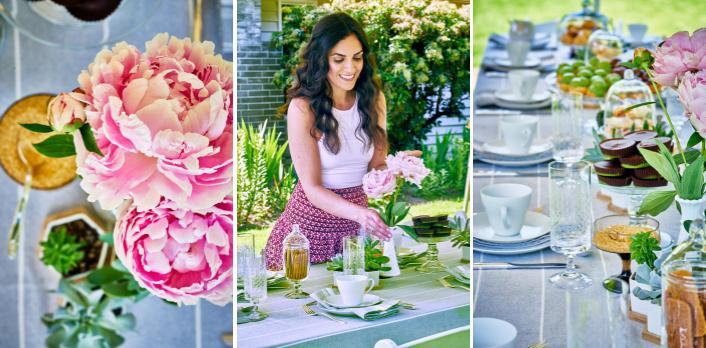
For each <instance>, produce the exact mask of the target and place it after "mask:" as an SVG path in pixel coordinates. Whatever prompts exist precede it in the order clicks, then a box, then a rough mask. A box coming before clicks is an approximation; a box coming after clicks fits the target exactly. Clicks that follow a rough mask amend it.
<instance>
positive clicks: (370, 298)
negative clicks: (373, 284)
mask: <svg viewBox="0 0 706 348" xmlns="http://www.w3.org/2000/svg"><path fill="white" fill-rule="evenodd" d="M325 301H326V303H325V304H326V305H328V306H329V307H332V308H338V309H346V308H365V307H370V306H374V305H376V304H380V303H382V298H380V296H376V295H373V294H365V295H363V302H361V303H360V304H359V305H357V306H347V305H344V304H343V299H341V295H333V296H329V297H327V298H326V300H325Z"/></svg>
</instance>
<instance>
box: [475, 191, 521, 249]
mask: <svg viewBox="0 0 706 348" xmlns="http://www.w3.org/2000/svg"><path fill="white" fill-rule="evenodd" d="M531 196H532V188H530V187H529V186H525V185H520V184H491V185H487V186H485V187H483V188H482V189H481V190H480V200H481V202H483V206H484V207H485V213H486V214H487V215H488V222H490V227H492V228H493V231H494V232H495V234H496V235H498V236H501V237H512V236H516V235H518V234H520V230H522V225H524V223H525V214H526V213H527V208H529V204H530V198H531Z"/></svg>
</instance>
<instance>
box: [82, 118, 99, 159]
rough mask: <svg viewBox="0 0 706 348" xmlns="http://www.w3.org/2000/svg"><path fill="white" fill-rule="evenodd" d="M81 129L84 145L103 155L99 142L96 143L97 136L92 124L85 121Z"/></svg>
mask: <svg viewBox="0 0 706 348" xmlns="http://www.w3.org/2000/svg"><path fill="white" fill-rule="evenodd" d="M79 130H81V138H82V139H83V145H84V146H86V150H88V151H91V152H94V153H97V154H98V155H100V156H103V153H102V152H101V149H99V148H98V143H96V137H94V136H93V130H92V129H91V125H90V124H88V123H84V124H83V126H81V128H79Z"/></svg>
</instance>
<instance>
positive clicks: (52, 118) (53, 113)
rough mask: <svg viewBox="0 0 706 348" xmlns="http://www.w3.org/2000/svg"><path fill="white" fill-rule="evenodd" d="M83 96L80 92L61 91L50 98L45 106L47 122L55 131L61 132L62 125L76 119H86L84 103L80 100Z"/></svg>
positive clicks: (79, 120) (81, 120)
mask: <svg viewBox="0 0 706 348" xmlns="http://www.w3.org/2000/svg"><path fill="white" fill-rule="evenodd" d="M83 99H84V96H83V95H82V94H81V93H75V92H71V93H61V94H59V95H58V96H56V97H55V98H54V99H52V100H51V101H50V102H49V105H48V106H47V109H48V110H47V115H49V124H50V125H51V126H52V128H54V130H55V131H58V132H63V131H64V127H66V126H68V125H71V124H73V123H74V122H76V121H78V122H81V123H83V122H84V121H86V114H85V113H84V111H83V109H84V107H85V105H84V104H83V103H82V102H81V100H83Z"/></svg>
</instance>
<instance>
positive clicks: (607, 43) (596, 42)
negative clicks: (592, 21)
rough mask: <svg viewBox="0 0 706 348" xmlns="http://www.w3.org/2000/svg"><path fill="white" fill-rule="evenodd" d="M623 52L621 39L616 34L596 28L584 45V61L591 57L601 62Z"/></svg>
mask: <svg viewBox="0 0 706 348" xmlns="http://www.w3.org/2000/svg"><path fill="white" fill-rule="evenodd" d="M622 53H623V40H621V39H620V37H618V35H615V34H612V33H609V32H607V31H605V30H597V31H594V32H593V34H591V37H589V39H588V45H586V53H585V61H586V62H587V63H588V62H589V60H590V59H591V58H593V57H596V58H598V60H599V61H601V62H610V61H611V60H613V59H614V58H617V57H618V56H620V55H621V54H622Z"/></svg>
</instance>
